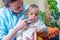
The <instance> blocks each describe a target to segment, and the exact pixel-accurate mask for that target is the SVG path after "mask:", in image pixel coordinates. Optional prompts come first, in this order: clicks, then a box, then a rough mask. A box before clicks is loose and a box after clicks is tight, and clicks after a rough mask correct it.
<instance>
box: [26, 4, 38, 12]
mask: <svg viewBox="0 0 60 40" xmlns="http://www.w3.org/2000/svg"><path fill="white" fill-rule="evenodd" d="M33 8H34V9H38V11H39V7H38V6H37V5H36V4H31V5H30V6H29V7H28V10H27V12H29V11H30V10H31V9H33Z"/></svg>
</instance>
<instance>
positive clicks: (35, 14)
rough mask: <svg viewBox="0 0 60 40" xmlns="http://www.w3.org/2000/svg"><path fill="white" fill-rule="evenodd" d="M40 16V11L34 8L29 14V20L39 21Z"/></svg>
mask: <svg viewBox="0 0 60 40" xmlns="http://www.w3.org/2000/svg"><path fill="white" fill-rule="evenodd" d="M38 16H39V11H38V10H37V9H34V8H33V9H31V10H30V11H29V12H28V18H29V19H31V21H32V22H35V21H37V19H38Z"/></svg>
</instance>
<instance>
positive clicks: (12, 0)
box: [3, 0, 16, 7]
mask: <svg viewBox="0 0 60 40" xmlns="http://www.w3.org/2000/svg"><path fill="white" fill-rule="evenodd" d="M14 1H16V0H3V2H4V6H5V7H9V6H10V5H9V3H10V2H14Z"/></svg>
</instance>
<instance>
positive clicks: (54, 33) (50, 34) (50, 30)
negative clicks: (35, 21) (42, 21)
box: [43, 27, 60, 40]
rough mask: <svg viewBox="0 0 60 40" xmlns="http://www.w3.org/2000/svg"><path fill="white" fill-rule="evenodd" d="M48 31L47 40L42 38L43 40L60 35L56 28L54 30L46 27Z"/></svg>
mask: <svg viewBox="0 0 60 40" xmlns="http://www.w3.org/2000/svg"><path fill="white" fill-rule="evenodd" d="M48 31H49V36H48V37H47V38H43V39H44V40H50V39H51V38H53V37H55V36H56V35H58V34H59V33H60V31H59V29H58V28H57V27H54V28H51V27H48Z"/></svg>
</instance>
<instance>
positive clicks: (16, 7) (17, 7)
mask: <svg viewBox="0 0 60 40" xmlns="http://www.w3.org/2000/svg"><path fill="white" fill-rule="evenodd" d="M9 5H10V9H11V10H12V11H13V12H15V13H19V12H22V11H23V10H24V7H23V0H16V1H15V2H12V3H10V4H9Z"/></svg>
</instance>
